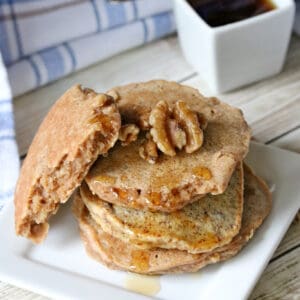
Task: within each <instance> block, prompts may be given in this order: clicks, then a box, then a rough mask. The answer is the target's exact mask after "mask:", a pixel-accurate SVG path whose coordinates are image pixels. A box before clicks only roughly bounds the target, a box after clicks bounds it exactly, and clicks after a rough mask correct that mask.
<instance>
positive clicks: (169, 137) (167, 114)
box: [149, 101, 207, 156]
mask: <svg viewBox="0 0 300 300" xmlns="http://www.w3.org/2000/svg"><path fill="white" fill-rule="evenodd" d="M149 124H150V125H151V127H152V128H151V129H150V134H151V136H152V138H153V141H154V142H155V143H156V144H157V147H158V149H159V150H160V151H161V152H163V153H164V154H166V155H169V156H174V155H176V148H177V149H179V150H181V149H183V148H184V150H185V152H187V153H192V152H194V151H196V150H198V149H199V148H200V147H201V146H202V144H203V131H202V128H205V127H206V126H207V121H206V119H205V117H204V115H202V114H200V113H196V112H194V111H192V110H191V109H190V108H189V107H188V105H187V104H186V103H185V102H183V101H177V102H176V103H175V106H174V108H173V111H171V110H170V109H169V106H168V103H167V102H165V101H159V102H158V103H157V104H156V106H155V107H154V108H153V109H152V111H151V113H150V117H149Z"/></svg>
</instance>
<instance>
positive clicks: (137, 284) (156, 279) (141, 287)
mask: <svg viewBox="0 0 300 300" xmlns="http://www.w3.org/2000/svg"><path fill="white" fill-rule="evenodd" d="M124 285H125V288H126V289H127V290H130V291H133V292H136V293H140V294H143V295H145V296H154V295H156V294H157V293H158V292H159V291H160V289H161V286H160V276H149V275H140V274H134V273H128V274H127V276H126V278H125V284H124Z"/></svg>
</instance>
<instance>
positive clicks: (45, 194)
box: [15, 85, 121, 243]
mask: <svg viewBox="0 0 300 300" xmlns="http://www.w3.org/2000/svg"><path fill="white" fill-rule="evenodd" d="M120 123H121V118H120V114H119V112H118V109H117V107H116V104H115V102H114V99H113V98H112V97H110V96H107V95H104V94H97V93H95V92H94V91H93V90H90V89H83V88H81V87H80V86H79V85H76V86H74V87H72V88H71V89H69V90H68V91H67V92H66V93H65V94H64V95H62V96H61V97H60V99H58V100H57V102H56V103H55V104H54V105H53V107H52V108H51V110H50V111H49V113H48V114H47V116H46V117H45V119H44V121H43V122H42V124H41V125H40V128H39V129H38V131H37V133H36V135H35V137H34V139H33V142H32V144H31V146H30V148H29V150H28V154H27V156H26V159H25V161H24V163H23V166H22V169H21V174H20V177H19V180H18V183H17V187H16V191H15V228H16V233H17V234H18V235H23V236H25V237H27V238H30V239H32V240H33V241H34V242H37V243H38V242H41V241H42V240H43V239H44V238H45V236H46V235H47V232H48V227H49V225H48V218H49V216H50V215H51V214H54V213H55V212H56V211H57V209H58V206H59V204H60V203H63V202H65V201H67V200H68V198H69V197H70V195H71V194H72V192H73V191H74V189H75V188H76V187H77V186H78V185H80V183H81V181H82V180H83V178H84V176H85V175H86V173H87V172H88V170H89V168H90V166H91V165H92V164H93V162H94V161H95V160H96V158H97V157H98V155H100V154H104V153H106V152H107V151H108V149H109V148H111V147H112V146H113V145H114V143H115V141H116V140H117V138H118V133H119V129H120Z"/></svg>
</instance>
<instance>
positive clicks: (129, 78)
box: [14, 37, 193, 155]
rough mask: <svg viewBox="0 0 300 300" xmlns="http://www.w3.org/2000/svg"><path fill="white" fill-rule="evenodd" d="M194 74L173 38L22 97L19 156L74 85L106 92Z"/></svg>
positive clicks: (18, 103)
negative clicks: (48, 114) (43, 121)
mask: <svg viewBox="0 0 300 300" xmlns="http://www.w3.org/2000/svg"><path fill="white" fill-rule="evenodd" d="M192 73H193V70H192V69H191V67H190V66H189V65H188V64H187V63H186V62H185V60H184V59H183V57H182V53H181V51H180V48H179V45H178V42H177V39H176V38H175V37H170V38H168V39H164V40H160V41H156V42H154V43H151V44H149V45H147V46H144V47H141V48H138V49H134V50H131V51H129V52H126V53H123V54H120V55H118V56H115V57H112V58H111V59H108V60H106V61H104V62H101V63H98V64H96V65H93V66H91V67H89V68H87V69H85V70H82V71H79V72H77V73H74V74H72V75H70V76H68V77H66V78H63V79H61V80H59V81H56V82H54V83H52V84H49V85H47V86H45V87H42V88H40V89H38V90H35V91H33V92H30V93H28V94H26V95H23V96H20V97H18V98H16V99H15V101H14V105H15V106H14V109H15V121H16V137H17V142H18V146H19V152H20V155H23V154H25V153H26V152H27V149H28V147H29V145H30V143H31V140H32V138H33V136H34V133H35V132H36V130H37V128H38V126H39V124H40V123H41V121H42V119H43V118H44V116H45V114H46V113H47V111H48V110H49V108H50V107H51V105H52V104H53V103H54V102H55V101H56V99H57V98H58V97H59V96H60V95H61V94H63V93H64V92H65V90H66V89H67V88H69V87H70V86H72V85H73V84H76V83H82V84H83V85H86V86H88V87H91V88H94V89H95V90H97V91H102V92H104V91H106V90H107V89H109V88H111V87H113V86H115V85H120V84H125V83H129V82H134V81H146V80H150V79H153V78H165V79H169V80H176V81H180V80H181V79H183V78H185V77H188V76H189V75H190V74H192Z"/></svg>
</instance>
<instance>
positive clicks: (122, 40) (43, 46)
mask: <svg viewBox="0 0 300 300" xmlns="http://www.w3.org/2000/svg"><path fill="white" fill-rule="evenodd" d="M174 30H175V24H174V19H173V14H172V12H171V0H133V1H129V2H126V3H111V2H109V1H108V0H2V1H0V51H1V54H2V57H3V61H2V58H1V59H0V210H1V208H2V206H3V205H4V203H5V202H6V201H7V200H9V199H11V198H12V195H13V191H14V186H15V182H16V179H17V176H18V170H19V157H18V152H17V146H16V142H15V137H14V124H13V110H12V96H16V95H20V94H22V93H25V92H27V91H29V90H32V89H34V88H37V87H39V86H41V85H44V84H46V83H48V82H51V81H53V80H55V79H58V78H60V77H62V76H65V75H67V74H69V73H71V72H73V71H75V70H79V69H81V68H84V67H86V66H88V65H90V64H93V63H95V62H97V61H100V60H103V59H105V58H108V57H110V56H112V55H114V54H117V53H120V52H121V51H124V50H126V49H129V48H133V47H136V46H139V45H142V44H144V43H147V42H150V41H152V40H155V39H158V38H160V37H163V36H165V35H167V34H170V33H172V32H174ZM0 57H1V55H0ZM7 77H8V78H9V81H10V85H9V84H8V80H7Z"/></svg>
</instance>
